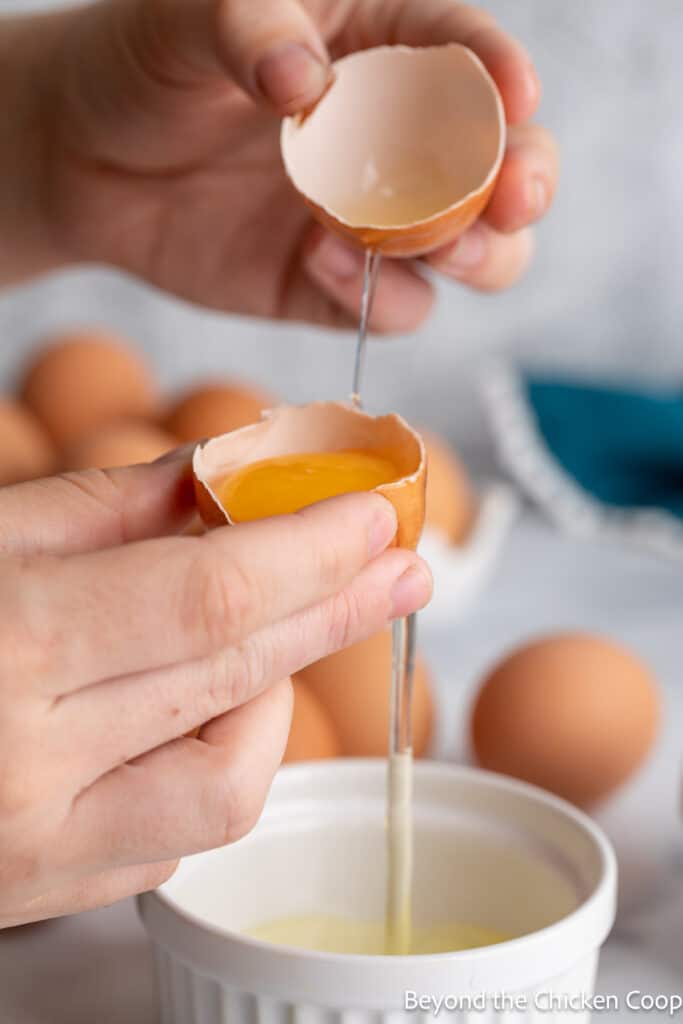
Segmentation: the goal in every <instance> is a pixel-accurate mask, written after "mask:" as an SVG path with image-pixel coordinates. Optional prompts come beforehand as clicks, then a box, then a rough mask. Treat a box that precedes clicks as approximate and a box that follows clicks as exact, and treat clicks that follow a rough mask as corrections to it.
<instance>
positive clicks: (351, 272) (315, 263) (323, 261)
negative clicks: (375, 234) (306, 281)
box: [308, 235, 364, 281]
mask: <svg viewBox="0 0 683 1024" xmlns="http://www.w3.org/2000/svg"><path fill="white" fill-rule="evenodd" d="M363 258H364V257H363V254H362V252H360V251H359V250H356V249H353V248H352V247H351V246H350V245H346V244H345V243H344V242H342V241H340V240H339V239H338V238H334V237H333V236H332V235H325V237H324V238H323V240H322V241H321V242H320V244H319V245H318V247H317V248H316V249H314V250H313V252H312V254H311V255H310V256H309V258H308V266H309V267H310V268H311V270H312V271H313V273H319V274H321V275H322V276H323V277H327V278H330V277H332V278H335V279H336V280H340V281H348V280H350V279H351V278H353V277H357V276H358V274H360V272H361V270H362V269H363Z"/></svg>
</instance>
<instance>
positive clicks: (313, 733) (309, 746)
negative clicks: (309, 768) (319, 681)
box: [282, 676, 341, 763]
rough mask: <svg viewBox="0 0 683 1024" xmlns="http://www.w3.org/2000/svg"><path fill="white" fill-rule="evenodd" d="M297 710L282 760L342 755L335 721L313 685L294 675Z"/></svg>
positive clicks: (317, 758)
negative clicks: (333, 721)
mask: <svg viewBox="0 0 683 1024" xmlns="http://www.w3.org/2000/svg"><path fill="white" fill-rule="evenodd" d="M292 686H293V688H294V710H293V712H292V725H291V728H290V730H289V739H288V740H287V749H286V750H285V755H284V757H283V759H282V760H283V761H284V762H285V763H287V762H292V761H319V760H322V759H323V758H326V757H339V755H340V754H341V744H340V742H339V736H338V735H337V733H336V732H335V729H334V726H333V725H332V720H331V718H330V716H329V714H328V713H327V711H326V710H325V708H324V707H323V706H322V704H321V703H320V701H319V700H318V698H317V697H316V695H315V694H314V693H313V691H312V690H311V688H310V687H309V686H307V685H306V683H305V682H303V680H301V679H299V678H297V676H294V677H293V678H292Z"/></svg>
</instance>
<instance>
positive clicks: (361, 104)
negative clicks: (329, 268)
mask: <svg viewBox="0 0 683 1024" xmlns="http://www.w3.org/2000/svg"><path fill="white" fill-rule="evenodd" d="M334 75H335V78H334V81H333V84H332V86H331V87H330V88H329V89H328V91H327V92H326V93H325V95H324V96H323V97H322V99H321V100H320V101H319V103H318V104H317V105H316V106H315V107H314V109H313V110H312V111H311V112H310V113H308V114H306V115H299V116H297V117H290V118H287V119H286V120H285V121H284V122H283V125H282V135H281V147H282V156H283V160H284V164H285V168H286V171H287V174H288V175H289V177H290V179H291V181H292V183H293V184H294V186H295V188H296V189H297V190H298V191H299V192H300V193H301V195H302V196H303V198H304V199H305V200H306V202H307V203H308V205H309V206H310V207H311V209H312V211H313V213H314V215H315V216H316V218H317V219H318V220H319V221H321V222H322V223H323V224H324V225H325V226H326V227H328V228H330V230H332V231H334V232H335V233H336V234H338V235H342V236H344V237H346V238H347V239H349V240H351V241H353V242H355V243H356V244H359V245H362V246H364V247H365V248H371V249H374V250H376V251H379V252H381V253H384V254H386V255H389V256H406V257H414V256H420V255H424V254H425V253H427V252H431V251H432V250H434V249H436V248H439V247H440V246H442V245H446V244H447V243H449V242H452V241H454V240H455V239H456V238H457V237H458V236H459V235H460V234H461V233H462V232H463V231H465V230H466V229H467V228H468V227H469V226H470V224H472V222H473V221H474V220H476V218H477V217H478V216H479V214H480V213H481V212H482V210H483V209H484V207H485V206H486V204H487V202H488V200H489V198H490V196H491V192H492V191H493V188H494V185H495V182H496V178H497V176H498V173H499V171H500V167H501V163H502V160H503V154H504V150H505V112H504V108H503V102H502V100H501V97H500V94H499V92H498V89H497V88H496V85H495V83H494V81H493V79H492V78H491V76H490V75H489V73H488V71H487V70H486V68H485V67H484V65H483V64H482V63H481V61H480V60H479V58H478V57H477V56H476V55H475V54H474V53H472V51H471V50H469V49H468V48H467V47H465V46H461V45H459V44H457V43H452V44H448V45H446V46H435V47H424V48H420V49H413V48H410V47H406V46H383V47H377V48H375V49H370V50H363V51H360V52H359V53H354V54H351V55H350V56H348V57H344V58H342V59H341V60H339V61H337V62H336V63H335V64H334ZM387 197H389V200H390V201H389V202H387V201H386V200H387Z"/></svg>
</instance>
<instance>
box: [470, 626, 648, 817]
mask: <svg viewBox="0 0 683 1024" xmlns="http://www.w3.org/2000/svg"><path fill="white" fill-rule="evenodd" d="M659 713H660V712H659V696H658V692H657V688H656V685H655V682H654V680H653V678H652V676H651V674H650V672H649V671H648V669H647V668H646V667H645V666H644V665H643V664H642V663H641V662H640V661H639V660H638V659H637V658H636V657H635V656H634V655H633V654H631V653H630V652H629V651H627V650H625V649H624V648H622V647H619V646H617V644H615V643H612V642H611V641H610V640H606V639H604V638H602V637H599V636H590V635H589V634H586V633H560V634H557V635H553V636H547V637H544V638H542V639H540V640H536V641H534V642H533V643H530V644H527V645H525V646H523V647H521V648H519V649H518V650H517V651H515V652H513V653H512V654H509V655H508V656H507V657H506V658H504V659H503V660H502V661H501V662H500V663H499V664H498V665H497V666H496V667H495V668H494V669H493V671H492V672H491V673H490V674H489V675H488V676H487V678H486V679H485V681H484V683H483V684H482V687H481V689H480V691H479V694H478V696H477V699H476V701H475V704H474V709H473V712H472V720H471V735H472V744H473V747H474V751H475V753H476V756H477V760H478V761H479V763H480V764H481V765H482V767H484V768H489V769H491V770H492V771H497V772H504V773H505V774H508V775H514V776H516V777H517V778H520V779H525V780H526V781H528V782H533V783H536V784H537V785H539V786H542V787H543V788H545V789H549V790H551V792H554V793H557V794H559V795H560V796H563V797H565V798H566V799H567V800H570V801H572V802H573V803H575V804H579V805H580V806H589V805H591V804H593V803H595V802H596V801H598V800H601V799H603V798H604V797H606V796H607V795H608V794H609V793H611V792H612V790H614V789H616V787H617V786H619V785H620V784H621V783H622V782H624V780H625V779H627V778H628V777H629V775H631V774H632V773H633V772H634V771H635V770H636V768H637V767H638V766H639V764H640V763H641V762H642V760H643V759H644V757H645V755H646V754H647V752H648V750H649V749H650V747H651V746H652V744H653V741H654V739H655V736H656V734H657V726H658V722H659Z"/></svg>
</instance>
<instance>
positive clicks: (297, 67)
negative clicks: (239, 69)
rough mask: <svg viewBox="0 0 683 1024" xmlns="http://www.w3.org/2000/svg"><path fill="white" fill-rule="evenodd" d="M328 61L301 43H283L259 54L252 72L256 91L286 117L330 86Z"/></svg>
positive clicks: (312, 102) (308, 105)
mask: <svg viewBox="0 0 683 1024" xmlns="http://www.w3.org/2000/svg"><path fill="white" fill-rule="evenodd" d="M331 73H332V72H331V68H330V64H329V61H327V60H324V59H322V58H321V57H320V56H319V55H318V54H316V53H314V52H313V51H312V50H311V49H310V47H308V46H306V45H304V44H303V43H293V42H287V43H282V44H280V45H279V46H277V47H275V48H274V49H272V50H270V51H269V52H268V53H266V54H265V56H263V57H261V59H260V60H259V61H258V63H257V65H256V69H255V71H254V78H255V82H256V87H257V90H258V92H259V94H260V95H261V96H262V97H263V98H264V99H266V100H267V101H268V102H269V103H270V105H271V106H272V107H274V109H275V110H276V112H277V113H278V114H280V115H281V116H282V117H286V116H288V115H292V114H298V113H301V112H303V111H305V110H308V109H310V108H311V107H312V106H314V105H315V103H317V102H318V100H319V99H320V98H321V96H322V95H323V94H324V93H325V91H326V90H327V88H328V87H329V84H330V81H331Z"/></svg>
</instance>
